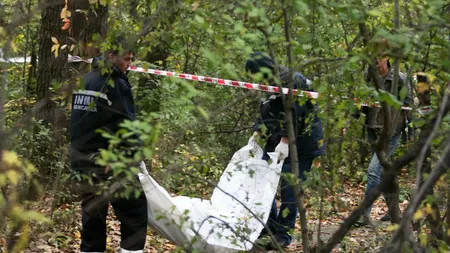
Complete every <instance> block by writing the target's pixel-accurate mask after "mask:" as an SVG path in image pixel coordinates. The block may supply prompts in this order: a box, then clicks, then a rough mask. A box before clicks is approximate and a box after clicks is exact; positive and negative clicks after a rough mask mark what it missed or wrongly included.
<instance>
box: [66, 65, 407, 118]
mask: <svg viewBox="0 0 450 253" xmlns="http://www.w3.org/2000/svg"><path fill="white" fill-rule="evenodd" d="M68 61H69V62H81V61H83V62H86V63H92V59H82V58H81V57H79V56H69V59H68ZM128 70H130V71H133V72H140V73H147V74H152V75H159V76H169V77H175V78H180V79H185V80H192V81H198V82H204V83H212V84H218V85H223V86H230V87H238V88H244V89H249V90H259V91H265V92H274V93H280V88H279V87H277V86H270V85H264V84H258V83H249V82H243V81H235V80H228V79H222V78H215V77H208V76H199V75H192V74H185V73H176V72H172V71H165V70H157V69H149V68H143V67H137V66H131V67H130V68H129V69H128ZM282 92H283V93H284V94H288V92H289V89H288V88H282ZM292 92H293V94H294V95H297V96H306V97H308V98H314V99H317V98H319V93H318V92H312V91H303V90H295V89H294V90H293V91H292ZM355 102H356V101H355ZM361 106H371V107H380V105H379V103H378V102H377V103H372V104H369V103H363V104H361ZM401 109H402V110H406V111H411V110H412V108H411V107H406V106H402V107H401Z"/></svg>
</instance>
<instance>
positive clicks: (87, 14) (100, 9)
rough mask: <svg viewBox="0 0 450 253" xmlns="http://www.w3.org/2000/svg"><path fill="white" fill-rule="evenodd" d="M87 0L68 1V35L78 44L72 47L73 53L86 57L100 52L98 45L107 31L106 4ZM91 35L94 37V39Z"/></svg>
mask: <svg viewBox="0 0 450 253" xmlns="http://www.w3.org/2000/svg"><path fill="white" fill-rule="evenodd" d="M89 2H90V1H89V0H76V1H69V10H70V11H71V13H72V22H71V28H70V30H69V35H70V36H71V37H72V38H74V39H75V41H77V42H78V46H79V47H78V48H76V49H74V52H73V54H74V55H78V56H81V57H86V58H90V57H95V56H98V55H99V54H100V53H101V52H100V49H99V45H100V43H101V42H103V39H105V38H106V35H107V31H108V6H107V5H101V4H100V3H99V1H98V2H97V3H95V4H92V5H91V4H90V3H89ZM77 10H82V11H77ZM97 35H98V37H97ZM93 36H95V37H96V40H95V41H94V40H93V38H95V37H93ZM90 43H92V45H90Z"/></svg>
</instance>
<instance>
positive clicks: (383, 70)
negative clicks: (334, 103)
mask: <svg viewBox="0 0 450 253" xmlns="http://www.w3.org/2000/svg"><path fill="white" fill-rule="evenodd" d="M376 61H377V70H378V74H379V75H380V78H381V81H382V83H383V85H384V89H385V90H386V91H387V92H391V87H392V84H393V80H394V70H393V69H392V68H391V65H390V62H389V58H384V59H380V58H377V59H376ZM398 74H399V83H398V91H399V92H398V94H399V95H398V99H399V100H400V101H403V104H404V105H405V106H408V105H409V103H410V92H407V95H406V96H405V98H403V99H402V98H401V96H400V93H401V92H400V91H401V89H403V88H407V89H409V86H407V84H406V78H405V75H404V74H403V73H401V72H400V73H398ZM364 79H365V81H366V82H369V83H370V82H372V78H371V76H370V74H369V72H368V70H366V71H365V73H364ZM365 113H366V122H365V125H366V128H367V135H368V140H369V143H370V144H371V151H372V159H371V160H370V164H369V167H368V170H367V187H366V191H365V194H364V197H365V198H367V196H368V195H369V193H370V191H371V190H372V189H373V188H374V187H376V186H377V185H378V184H379V183H380V180H381V176H382V170H383V167H382V165H381V163H380V161H379V160H378V157H377V154H376V153H375V148H374V144H375V142H376V141H377V138H378V135H379V132H380V131H381V129H382V128H383V121H382V120H383V115H382V109H381V108H379V107H370V108H365ZM393 124H394V132H393V135H392V137H391V138H390V142H389V148H388V157H390V156H392V154H393V153H394V151H395V149H396V148H397V146H398V144H399V142H400V136H401V133H402V130H403V129H404V128H405V127H406V126H407V115H406V113H405V112H404V111H401V112H400V115H398V117H397V119H396V121H394V122H393ZM385 200H386V203H389V198H388V197H387V196H385ZM371 210H372V205H371V206H369V207H368V208H367V209H366V210H365V211H364V214H363V216H362V217H361V219H360V220H359V222H358V224H359V225H367V224H369V223H370V213H371ZM390 219H391V218H390V216H389V214H386V215H384V216H383V217H382V218H381V221H390Z"/></svg>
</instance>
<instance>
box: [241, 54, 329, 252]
mask: <svg viewBox="0 0 450 253" xmlns="http://www.w3.org/2000/svg"><path fill="white" fill-rule="evenodd" d="M274 68H275V66H274V62H273V60H272V59H271V58H270V57H268V56H266V55H264V54H262V53H260V52H257V53H254V54H252V55H251V58H250V59H249V60H248V61H247V62H246V64H245V69H246V71H247V72H250V73H251V74H256V73H263V75H264V78H265V79H266V81H267V82H271V80H270V75H273V73H274ZM267 71H268V72H269V73H267ZM279 73H280V78H281V82H282V84H283V86H284V87H287V85H288V82H289V73H290V71H289V69H288V68H285V67H279ZM293 75H294V76H293V81H294V83H293V84H294V89H301V90H311V88H310V84H311V81H310V80H308V79H307V78H305V77H304V76H303V75H302V74H300V73H298V72H294V73H293ZM260 110H261V117H260V118H259V119H258V122H257V124H256V125H255V126H254V128H253V130H254V131H256V132H257V133H258V134H260V135H261V136H263V137H265V138H266V145H265V147H264V151H265V154H264V157H263V158H264V159H268V155H267V152H273V151H279V152H280V153H281V154H282V155H284V154H286V155H285V156H287V157H286V158H285V160H284V164H283V168H282V173H292V169H291V162H290V157H289V151H288V150H287V151H286V149H287V147H288V144H287V143H289V140H288V135H287V131H286V127H287V126H286V121H285V114H284V106H283V103H282V100H281V96H280V94H277V95H271V96H270V97H269V99H268V100H267V101H265V102H263V103H261V105H260ZM292 110H293V117H294V119H293V121H294V122H293V123H294V129H295V132H296V143H297V151H298V160H299V168H298V169H299V174H300V180H302V181H303V180H305V179H306V176H305V172H309V171H310V169H311V166H312V163H313V160H314V158H315V157H317V156H320V155H323V154H325V145H324V143H323V138H324V136H323V128H322V121H321V120H320V118H319V117H318V116H317V115H316V113H315V112H316V111H317V110H318V107H317V105H316V106H314V105H313V103H312V102H311V101H310V100H307V101H306V103H304V104H303V105H300V103H299V102H298V101H294V103H293V106H292ZM263 126H264V127H263ZM286 209H287V210H286ZM297 214H298V211H297V206H296V200H295V197H294V189H293V188H292V186H291V185H290V183H289V182H288V181H287V180H286V177H285V176H283V175H282V177H281V208H280V211H279V212H278V210H277V206H276V202H275V201H274V202H273V205H272V210H271V213H270V216H269V221H268V224H267V227H268V228H269V229H270V230H271V231H272V233H273V234H275V238H276V240H277V242H278V243H279V244H280V245H281V246H282V247H286V246H288V245H289V244H290V243H291V241H292V236H291V235H290V234H289V232H290V230H292V229H294V226H295V221H296V219H297ZM263 233H264V232H263ZM275 248H276V246H275V245H273V244H272V243H270V244H269V245H267V249H275Z"/></svg>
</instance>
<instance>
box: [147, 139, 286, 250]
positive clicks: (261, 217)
mask: <svg viewBox="0 0 450 253" xmlns="http://www.w3.org/2000/svg"><path fill="white" fill-rule="evenodd" d="M262 154H263V150H262V149H261V147H260V146H259V145H257V144H256V143H254V144H252V145H247V146H245V147H243V148H242V149H240V150H239V151H237V152H236V153H235V154H234V155H233V157H232V159H231V161H230V163H229V164H228V166H227V168H226V169H225V171H224V172H223V174H222V176H221V177H220V180H219V183H218V184H217V186H216V188H215V189H214V191H213V194H212V196H211V200H203V199H199V198H190V197H185V196H177V197H171V196H170V195H169V193H168V192H167V191H166V190H165V189H164V188H162V187H161V186H160V185H159V184H158V183H157V182H156V181H155V180H154V179H153V178H152V177H151V176H150V175H149V174H148V172H147V169H146V168H145V164H144V163H141V172H142V173H139V179H140V181H141V184H142V187H143V189H144V192H145V196H146V198H147V206H148V215H149V221H148V222H149V225H150V227H151V228H152V229H153V230H155V231H156V232H157V233H159V234H161V235H163V236H165V237H166V238H167V239H169V240H170V241H172V242H173V243H174V244H176V245H179V246H182V247H185V248H186V250H190V251H197V252H238V251H247V250H250V249H251V248H252V247H253V244H254V242H255V241H256V239H257V238H258V236H259V234H260V232H261V230H262V229H263V227H264V224H265V223H266V221H267V219H268V217H269V213H270V209H271V206H272V202H273V199H274V197H275V194H276V191H277V187H278V182H279V179H280V172H281V167H282V165H283V161H281V162H279V161H278V154H276V153H269V156H270V157H271V160H272V162H271V163H270V165H269V164H268V162H266V161H264V160H262V159H261V158H260V157H262ZM252 156H253V157H252Z"/></svg>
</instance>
